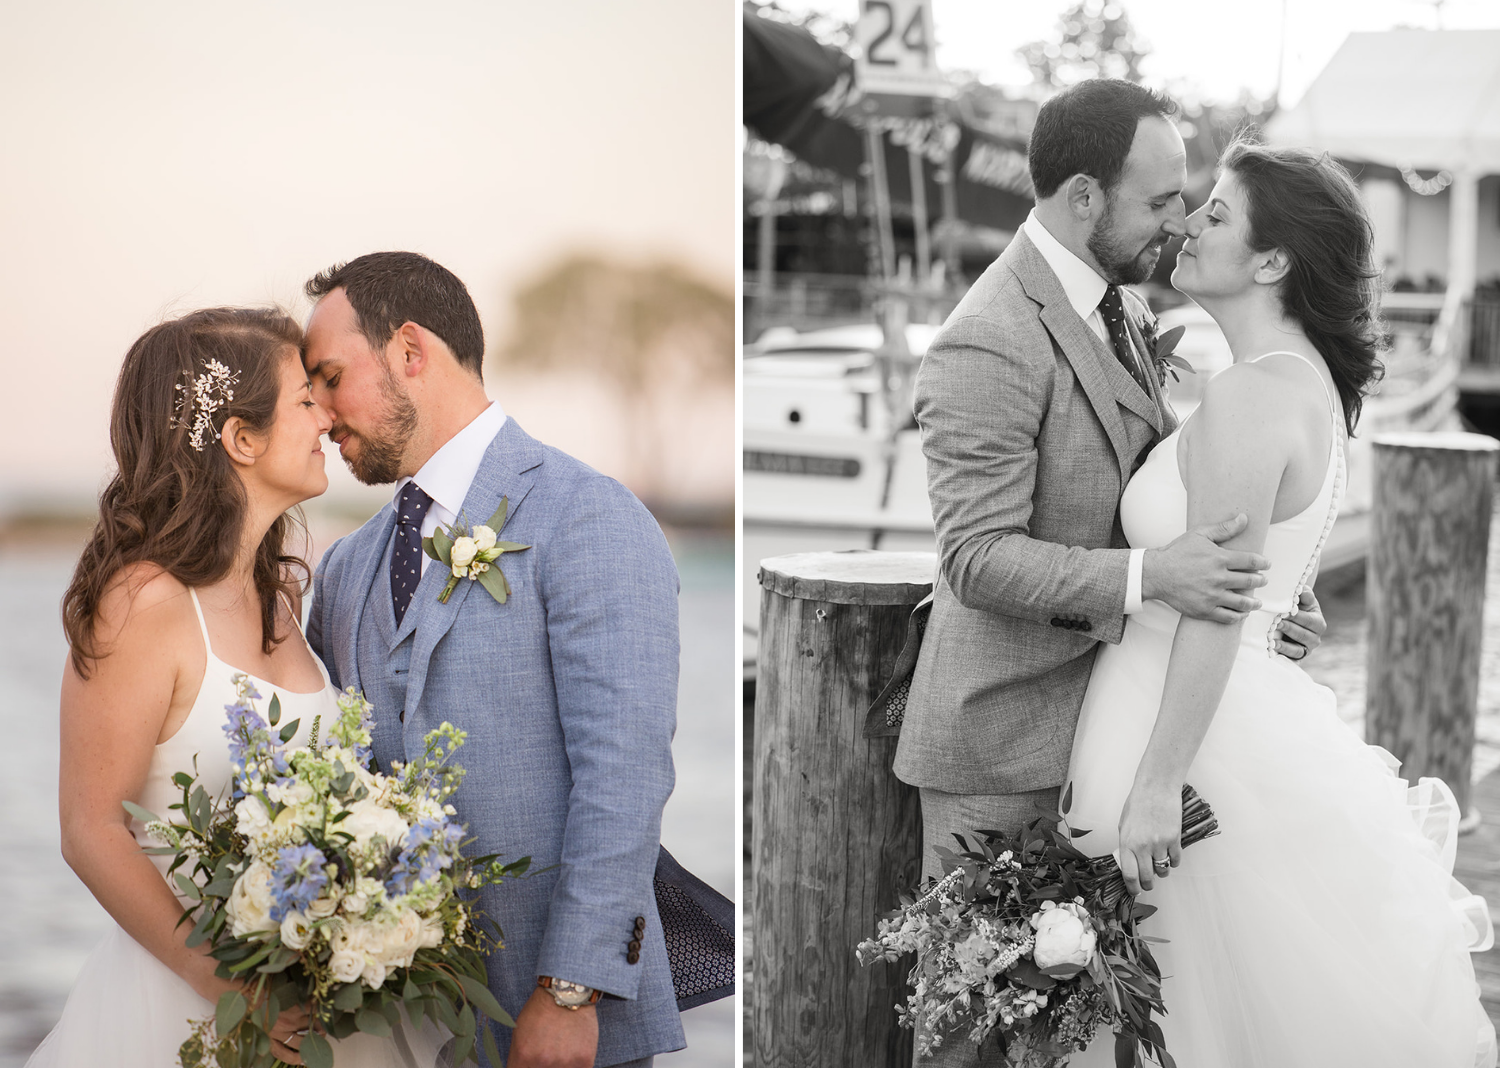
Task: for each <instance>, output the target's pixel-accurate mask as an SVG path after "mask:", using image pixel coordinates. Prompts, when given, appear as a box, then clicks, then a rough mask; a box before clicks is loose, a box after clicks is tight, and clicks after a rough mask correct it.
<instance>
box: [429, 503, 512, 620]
mask: <svg viewBox="0 0 1500 1068" xmlns="http://www.w3.org/2000/svg"><path fill="white" fill-rule="evenodd" d="M508 507H509V499H508V498H505V497H501V498H500V507H499V508H497V509H495V514H494V515H492V516H490V518H489V519H488V520H487V521H486V522H484V523H482V524H480V525H478V526H476V527H474V528H472V529H470V528H469V527H467V526H466V525H464V524H460V523H455V524H453V526H451V527H449V528H448V529H447V530H444V529H443V527H442V525H441V524H439V525H438V528H437V529H436V530H434V531H433V532H432V537H430V538H423V539H422V551H423V552H425V553H426V554H427V555H428V556H430V557H432V558H433V559H434V560H436V561H437V562H438V563H440V564H443V565H444V566H446V567H447V568H448V569H449V570H450V571H451V572H452V574H451V575H450V576H449V578H448V584H447V585H446V586H444V587H443V592H442V593H440V594H438V601H439V602H441V603H442V604H447V603H448V598H449V596H450V595H452V593H453V591H454V589H455V588H457V586H458V584H459V582H460V581H461V580H463V579H466V578H467V579H469V580H470V581H471V582H478V583H479V584H480V585H481V586H483V587H484V588H485V589H486V590H488V591H489V594H490V596H491V597H493V598H494V599H495V600H496V601H499V602H500V603H501V604H504V603H505V602H506V600H507V598H509V597H510V583H509V582H506V581H505V574H504V572H502V571H501V570H500V565H499V560H500V557H501V556H503V555H504V554H505V553H518V552H523V551H524V550H526V549H529V548H531V546H530V545H521V544H519V543H518V542H513V541H500V540H499V535H498V534H497V533H496V531H499V530H503V529H504V528H505V518H506V510H507V508H508Z"/></svg>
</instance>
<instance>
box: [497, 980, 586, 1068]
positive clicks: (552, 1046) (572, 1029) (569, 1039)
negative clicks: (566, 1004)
mask: <svg viewBox="0 0 1500 1068" xmlns="http://www.w3.org/2000/svg"><path fill="white" fill-rule="evenodd" d="M598 1049H599V1014H598V1012H597V1011H596V1010H595V1009H594V1006H592V1005H585V1006H583V1007H582V1008H579V1009H565V1008H563V1007H562V1006H561V1005H559V1004H558V1003H557V1002H556V1001H554V1000H553V999H552V995H551V994H549V993H547V991H545V990H542V989H541V988H538V989H536V990H533V991H532V992H531V997H530V998H529V999H528V1000H527V1002H526V1004H525V1006H523V1007H522V1009H521V1015H520V1016H518V1017H516V1030H515V1033H514V1034H513V1035H511V1039H510V1059H509V1060H507V1061H506V1062H505V1063H506V1068H592V1066H593V1063H594V1054H595V1053H596V1052H597V1051H598Z"/></svg>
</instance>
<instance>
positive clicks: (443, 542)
mask: <svg viewBox="0 0 1500 1068" xmlns="http://www.w3.org/2000/svg"><path fill="white" fill-rule="evenodd" d="M432 547H433V548H434V549H436V550H437V556H436V557H435V559H437V560H441V561H442V562H443V563H445V564H448V565H449V566H452V563H453V539H452V538H450V537H449V536H448V532H447V531H445V530H444V529H443V528H442V527H438V528H437V529H436V530H434V531H433V532H432Z"/></svg>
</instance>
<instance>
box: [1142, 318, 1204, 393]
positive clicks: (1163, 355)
mask: <svg viewBox="0 0 1500 1068" xmlns="http://www.w3.org/2000/svg"><path fill="white" fill-rule="evenodd" d="M1158 327H1159V324H1158V323H1157V320H1156V319H1155V318H1150V319H1147V320H1146V321H1145V322H1143V323H1141V337H1142V338H1143V339H1144V340H1145V342H1146V351H1147V353H1149V354H1150V356H1151V366H1153V367H1155V368H1156V377H1157V378H1158V379H1159V380H1160V381H1161V384H1162V386H1163V388H1165V386H1166V384H1167V375H1168V374H1170V375H1171V376H1172V381H1174V382H1181V381H1182V376H1181V375H1180V374H1178V373H1177V372H1178V371H1186V372H1187V373H1188V374H1190V375H1195V374H1197V373H1198V371H1197V369H1196V368H1194V367H1193V365H1192V364H1190V363H1188V362H1187V361H1186V360H1184V359H1183V358H1182V357H1181V356H1179V355H1177V353H1176V351H1175V350H1176V348H1177V343H1178V342H1179V341H1181V340H1182V335H1183V333H1184V332H1185V331H1186V330H1187V327H1185V326H1174V327H1172V329H1170V330H1168V331H1167V332H1166V333H1165V334H1161V335H1158V334H1157V332H1156V331H1157V329H1158Z"/></svg>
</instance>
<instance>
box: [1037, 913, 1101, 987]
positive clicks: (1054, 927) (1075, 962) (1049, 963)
mask: <svg viewBox="0 0 1500 1068" xmlns="http://www.w3.org/2000/svg"><path fill="white" fill-rule="evenodd" d="M1088 915H1089V914H1088V911H1087V910H1086V909H1084V908H1083V907H1082V906H1081V905H1074V904H1071V903H1070V904H1066V905H1063V906H1062V907H1061V908H1050V909H1044V910H1043V911H1041V912H1038V913H1036V914H1035V915H1034V916H1032V917H1031V926H1032V927H1033V928H1034V929H1035V930H1036V946H1035V947H1034V948H1033V949H1032V951H1031V959H1032V960H1034V961H1035V962H1036V966H1037V967H1038V968H1041V969H1044V970H1045V969H1047V968H1057V967H1071V968H1072V969H1073V970H1072V971H1071V972H1068V973H1067V974H1066V975H1056V976H1054V977H1055V978H1058V979H1067V978H1071V977H1072V976H1074V975H1077V974H1078V973H1079V972H1080V971H1082V970H1083V969H1084V968H1086V967H1088V963H1089V961H1090V959H1092V958H1093V956H1094V945H1095V943H1096V942H1097V941H1098V936H1097V935H1095V934H1094V928H1093V926H1092V925H1090V924H1089V922H1088Z"/></svg>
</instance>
